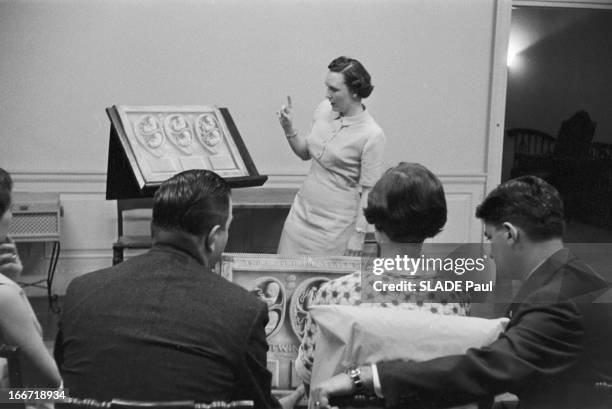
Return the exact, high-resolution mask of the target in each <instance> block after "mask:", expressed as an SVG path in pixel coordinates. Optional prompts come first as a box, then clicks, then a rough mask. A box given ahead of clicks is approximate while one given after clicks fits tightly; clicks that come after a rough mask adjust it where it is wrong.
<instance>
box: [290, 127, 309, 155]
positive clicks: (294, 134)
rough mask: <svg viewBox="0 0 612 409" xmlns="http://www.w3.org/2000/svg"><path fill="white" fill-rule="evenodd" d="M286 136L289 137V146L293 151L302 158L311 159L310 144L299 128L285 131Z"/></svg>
mask: <svg viewBox="0 0 612 409" xmlns="http://www.w3.org/2000/svg"><path fill="white" fill-rule="evenodd" d="M285 137H286V138H287V142H289V146H291V149H292V150H293V152H294V153H295V154H296V155H297V156H298V157H299V158H300V159H302V160H308V159H310V154H309V153H308V145H307V144H306V138H305V137H304V136H303V135H300V133H299V132H298V131H297V130H291V132H285Z"/></svg>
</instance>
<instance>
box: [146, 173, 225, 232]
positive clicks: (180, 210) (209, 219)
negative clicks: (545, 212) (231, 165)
mask: <svg viewBox="0 0 612 409" xmlns="http://www.w3.org/2000/svg"><path fill="white" fill-rule="evenodd" d="M229 203H230V188H229V186H228V184H227V182H226V181H225V180H224V179H223V178H222V177H220V176H219V175H217V174H216V173H214V172H211V171H208V170H202V169H194V170H187V171H184V172H181V173H179V174H177V175H175V176H173V177H171V178H170V179H168V180H166V181H165V182H163V183H162V184H161V185H160V187H159V189H158V190H157V192H155V197H154V202H153V221H152V226H153V231H154V234H155V231H156V230H158V229H161V230H166V231H174V232H184V233H188V234H191V235H193V236H204V235H207V234H208V233H209V232H210V230H211V229H212V228H213V227H214V226H216V225H219V226H221V227H225V223H226V221H227V218H228V216H229Z"/></svg>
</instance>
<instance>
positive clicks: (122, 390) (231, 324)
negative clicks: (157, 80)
mask: <svg viewBox="0 0 612 409" xmlns="http://www.w3.org/2000/svg"><path fill="white" fill-rule="evenodd" d="M231 221H232V201H231V197H230V189H229V187H228V185H227V183H226V182H225V181H224V180H223V179H222V178H221V177H219V176H217V175H216V174H215V173H213V172H210V171H206V170H189V171H185V172H182V173H180V174H178V175H176V176H174V177H172V178H170V179H169V180H167V181H165V182H164V183H162V184H161V186H160V187H159V190H158V191H157V192H156V193H155V198H154V205H153V220H152V223H151V231H152V236H153V247H152V248H151V250H150V251H148V252H146V253H144V254H142V255H139V256H136V257H133V258H131V259H130V260H128V261H126V262H124V263H121V264H118V265H116V266H113V267H111V268H106V269H103V270H99V271H95V272H92V273H89V274H85V275H83V276H80V277H78V278H75V279H74V280H73V281H72V282H71V283H70V285H69V287H68V290H67V293H66V297H65V301H64V308H63V313H62V316H61V318H60V323H59V333H58V336H57V340H56V345H55V358H56V361H57V363H58V366H59V368H60V371H61V374H62V376H63V379H64V384H65V387H66V388H67V389H68V390H69V393H70V395H71V396H73V397H79V398H94V399H98V400H103V401H108V400H111V399H114V398H120V399H132V400H146V401H151V400H164V401H168V400H193V401H196V402H205V403H207V402H211V401H231V400H253V401H254V403H255V407H256V408H271V407H276V406H278V405H279V402H278V400H276V399H275V398H274V397H272V396H271V393H270V380H271V374H270V373H269V371H268V370H267V368H266V352H267V350H268V344H267V342H266V336H265V332H264V328H265V326H266V323H267V321H268V310H267V307H266V305H265V304H264V303H263V302H261V301H259V300H258V299H257V298H256V297H255V296H254V295H252V294H250V293H248V292H247V291H246V290H244V289H243V288H241V287H239V286H237V285H235V284H233V283H230V282H228V281H226V280H225V279H224V278H222V277H220V276H219V275H217V274H215V273H214V272H213V271H212V270H211V269H212V268H213V267H214V265H215V263H216V262H217V261H218V260H219V258H220V257H221V253H222V252H223V249H224V248H225V244H226V242H227V238H228V229H229V226H230V223H231ZM92 233H93V232H92Z"/></svg>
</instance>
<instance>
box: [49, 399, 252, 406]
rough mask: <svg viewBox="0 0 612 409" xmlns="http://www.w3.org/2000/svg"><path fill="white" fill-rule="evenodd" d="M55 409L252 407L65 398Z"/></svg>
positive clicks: (238, 403)
mask: <svg viewBox="0 0 612 409" xmlns="http://www.w3.org/2000/svg"><path fill="white" fill-rule="evenodd" d="M55 407H56V409H61V408H65V409H99V408H111V409H252V408H254V407H255V405H254V403H253V401H251V400H241V401H233V402H212V403H196V402H194V401H137V400H124V399H113V400H111V401H110V402H101V401H98V400H95V399H80V398H71V397H69V398H65V399H64V400H62V401H57V402H56V403H55Z"/></svg>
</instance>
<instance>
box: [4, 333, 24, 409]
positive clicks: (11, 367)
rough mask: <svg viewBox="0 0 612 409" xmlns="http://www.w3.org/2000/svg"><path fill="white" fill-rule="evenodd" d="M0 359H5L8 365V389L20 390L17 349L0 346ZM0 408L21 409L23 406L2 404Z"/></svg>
mask: <svg viewBox="0 0 612 409" xmlns="http://www.w3.org/2000/svg"><path fill="white" fill-rule="evenodd" d="M0 358H4V359H6V362H7V365H8V379H9V385H8V386H9V387H10V388H11V389H14V388H22V387H23V382H22V378H21V366H20V364H19V348H18V347H15V346H12V345H5V344H2V345H0ZM1 406H2V408H6V409H23V408H25V404H23V403H21V402H19V403H3V404H2V405H1Z"/></svg>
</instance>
